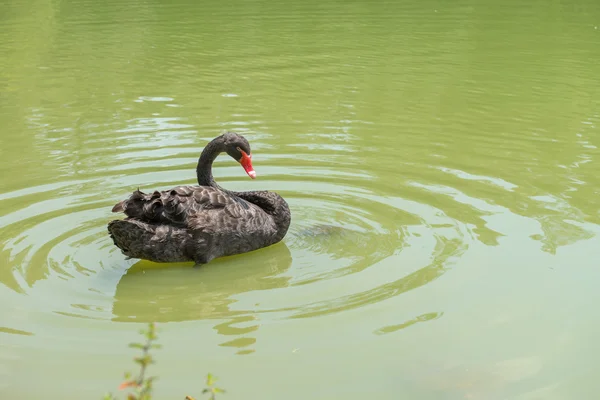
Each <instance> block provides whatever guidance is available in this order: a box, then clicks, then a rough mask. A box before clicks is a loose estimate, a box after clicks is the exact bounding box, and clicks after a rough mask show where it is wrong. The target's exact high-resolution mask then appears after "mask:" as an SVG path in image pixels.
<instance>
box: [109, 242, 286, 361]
mask: <svg viewBox="0 0 600 400" xmlns="http://www.w3.org/2000/svg"><path fill="white" fill-rule="evenodd" d="M291 265H292V254H291V253H290V250H289V249H288V247H287V246H286V244H285V243H284V242H281V243H278V244H276V245H273V246H271V247H268V248H266V249H262V250H260V251H254V252H250V253H246V254H244V255H237V256H230V257H225V258H220V259H216V260H213V261H212V262H211V263H210V264H208V265H205V266H202V267H200V268H191V267H190V264H189V263H187V264H182V265H181V267H180V268H177V267H175V266H174V265H172V264H171V265H170V266H168V267H165V265H164V264H154V263H151V262H148V261H139V262H137V263H136V264H134V265H133V266H132V267H131V268H130V269H129V270H128V271H127V272H126V273H125V274H124V275H123V276H122V277H121V280H120V281H119V282H118V284H117V287H116V291H115V296H114V303H113V307H112V312H113V321H120V322H158V323H165V322H181V321H192V320H201V319H218V320H219V323H218V324H217V325H216V326H215V327H214V329H215V330H216V331H217V332H218V333H219V334H221V335H224V336H227V337H228V339H227V341H226V342H225V343H223V344H222V345H223V346H231V347H235V348H240V351H239V353H241V354H243V353H249V352H252V351H253V350H251V349H248V347H249V346H251V345H252V344H254V343H255V342H256V338H255V337H250V336H248V335H249V334H251V332H253V331H256V330H257V329H258V327H259V324H257V323H255V324H252V321H256V320H257V318H258V317H257V313H256V311H255V310H253V309H243V308H241V307H240V308H239V309H237V310H234V309H233V308H232V306H233V305H234V303H236V302H238V299H236V296H238V295H243V294H244V293H248V292H254V291H262V290H272V289H278V288H283V287H286V286H289V280H290V277H289V276H284V273H285V272H286V271H288V270H289V268H290V266H291ZM253 304H254V303H253ZM223 320H226V321H223ZM249 323H250V324H249ZM236 324H243V325H244V327H236V326H235V325H236ZM232 336H235V337H232Z"/></svg>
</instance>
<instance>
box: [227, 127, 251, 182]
mask: <svg viewBox="0 0 600 400" xmlns="http://www.w3.org/2000/svg"><path fill="white" fill-rule="evenodd" d="M223 139H224V144H225V151H226V152H227V154H229V156H230V157H231V158H233V159H234V160H235V161H237V162H239V163H240V164H241V165H242V167H243V168H244V171H246V173H247V174H248V176H249V177H250V178H252V179H255V178H256V171H254V167H253V166H252V153H251V151H250V143H248V140H246V138H245V137H243V136H242V135H238V134H237V133H233V132H227V133H225V134H223Z"/></svg>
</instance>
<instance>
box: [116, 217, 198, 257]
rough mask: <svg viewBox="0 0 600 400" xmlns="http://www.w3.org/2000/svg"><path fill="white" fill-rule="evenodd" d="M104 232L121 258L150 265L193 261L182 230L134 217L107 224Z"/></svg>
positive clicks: (188, 238)
mask: <svg viewBox="0 0 600 400" xmlns="http://www.w3.org/2000/svg"><path fill="white" fill-rule="evenodd" d="M108 232H109V234H110V237H111V238H112V240H113V242H114V244H115V246H117V247H118V248H119V249H121V252H122V253H123V255H125V256H128V257H130V258H140V259H144V260H150V261H154V262H184V261H193V260H194V258H193V256H192V255H190V251H189V244H190V240H191V236H190V234H189V233H188V231H187V230H186V229H184V228H179V227H175V226H171V225H165V224H157V223H148V222H144V221H140V220H138V219H134V218H128V219H124V220H114V221H110V222H109V223H108Z"/></svg>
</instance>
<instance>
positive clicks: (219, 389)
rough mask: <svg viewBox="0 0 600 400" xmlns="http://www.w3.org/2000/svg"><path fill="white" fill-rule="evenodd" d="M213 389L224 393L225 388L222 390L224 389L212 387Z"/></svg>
mask: <svg viewBox="0 0 600 400" xmlns="http://www.w3.org/2000/svg"><path fill="white" fill-rule="evenodd" d="M213 391H214V392H215V393H225V390H224V389H221V388H214V389H213Z"/></svg>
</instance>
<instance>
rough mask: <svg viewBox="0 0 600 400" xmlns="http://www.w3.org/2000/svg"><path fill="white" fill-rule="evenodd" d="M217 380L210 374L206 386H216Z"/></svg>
mask: <svg viewBox="0 0 600 400" xmlns="http://www.w3.org/2000/svg"><path fill="white" fill-rule="evenodd" d="M215 380H216V379H215V377H214V376H212V374H208V375H207V376H206V384H207V385H208V386H212V385H214V384H215Z"/></svg>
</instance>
